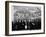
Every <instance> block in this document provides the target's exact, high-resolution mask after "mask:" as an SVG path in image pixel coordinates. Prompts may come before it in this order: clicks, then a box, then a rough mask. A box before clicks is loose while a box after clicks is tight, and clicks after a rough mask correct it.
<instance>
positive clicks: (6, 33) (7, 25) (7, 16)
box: [5, 1, 45, 36]
mask: <svg viewBox="0 0 46 37" xmlns="http://www.w3.org/2000/svg"><path fill="white" fill-rule="evenodd" d="M11 2H12V3H26V4H42V5H44V17H43V18H44V32H43V33H28V34H11V35H10V34H9V3H11ZM33 34H45V3H37V2H22V1H5V35H6V36H18V35H33Z"/></svg>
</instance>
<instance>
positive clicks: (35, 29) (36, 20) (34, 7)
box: [7, 2, 44, 35]
mask: <svg viewBox="0 0 46 37" xmlns="http://www.w3.org/2000/svg"><path fill="white" fill-rule="evenodd" d="M8 6H9V7H8V9H7V10H8V12H7V13H9V14H8V15H7V16H8V17H9V18H8V20H9V22H8V23H9V29H8V30H9V33H8V34H9V35H12V34H13V35H14V34H16V35H19V34H22V35H23V34H37V33H38V34H39V33H44V3H31V2H9V3H8ZM7 26H8V24H7ZM7 28H8V27H7Z"/></svg>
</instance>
